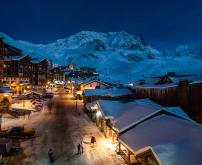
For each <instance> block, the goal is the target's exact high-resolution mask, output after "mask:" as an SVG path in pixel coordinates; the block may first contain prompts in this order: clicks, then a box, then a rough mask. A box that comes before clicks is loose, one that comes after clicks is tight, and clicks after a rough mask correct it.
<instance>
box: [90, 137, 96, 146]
mask: <svg viewBox="0 0 202 165" xmlns="http://www.w3.org/2000/svg"><path fill="white" fill-rule="evenodd" d="M95 143H96V139H95V137H94V136H92V137H91V144H93V146H94V144H95Z"/></svg>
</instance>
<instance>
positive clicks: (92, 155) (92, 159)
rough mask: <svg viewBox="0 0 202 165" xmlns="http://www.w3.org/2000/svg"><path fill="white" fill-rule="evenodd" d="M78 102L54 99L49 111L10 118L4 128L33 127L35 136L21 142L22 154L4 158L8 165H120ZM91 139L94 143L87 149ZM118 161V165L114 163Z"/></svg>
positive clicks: (67, 99) (62, 98)
mask: <svg viewBox="0 0 202 165" xmlns="http://www.w3.org/2000/svg"><path fill="white" fill-rule="evenodd" d="M82 107H83V106H82V103H81V102H80V103H79V102H78V110H77V111H76V101H75V100H73V99H72V98H71V97H68V96H67V95H65V97H61V96H58V97H56V98H55V99H54V101H53V108H52V110H51V111H50V110H48V109H44V110H43V111H41V112H35V113H33V114H32V115H31V119H14V120H13V121H10V122H9V123H5V126H6V127H10V126H12V125H13V126H17V125H21V126H22V125H23V126H25V127H34V128H36V137H35V138H33V139H30V140H27V141H24V142H21V147H22V153H20V154H17V155H13V156H8V157H6V158H5V159H4V162H5V164H9V165H24V164H25V165H46V164H55V165H63V164H71V165H72V164H92V165H94V164H97V165H99V164H100V165H104V164H106V165H107V164H109V165H113V164H120V162H121V164H122V163H123V162H122V161H121V159H120V157H119V156H117V154H116V152H115V146H111V145H110V143H109V142H108V141H107V140H106V139H105V137H104V135H103V134H102V133H101V132H100V130H99V129H98V128H97V127H96V126H95V124H94V123H93V122H92V121H91V120H90V119H89V118H88V117H87V116H86V115H85V114H84V113H83V111H82ZM91 136H95V137H96V141H97V143H96V144H95V146H94V147H93V146H91V144H90V140H91ZM81 142H82V144H83V147H84V153H83V154H81V155H79V154H77V145H78V143H81ZM49 148H52V149H53V157H54V162H51V163H50V162H49V158H48V154H47V152H48V149H49ZM117 161H119V163H118V162H117Z"/></svg>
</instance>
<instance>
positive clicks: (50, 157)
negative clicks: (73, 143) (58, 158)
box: [48, 136, 96, 162]
mask: <svg viewBox="0 0 202 165" xmlns="http://www.w3.org/2000/svg"><path fill="white" fill-rule="evenodd" d="M95 143H96V139H95V137H94V136H92V137H91V144H92V145H93V146H94V144H95ZM83 152H84V149H83V142H81V143H78V145H77V154H79V155H81V154H83ZM48 157H49V161H50V162H52V161H53V160H54V159H53V150H52V149H51V148H50V149H49V150H48Z"/></svg>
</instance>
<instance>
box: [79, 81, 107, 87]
mask: <svg viewBox="0 0 202 165" xmlns="http://www.w3.org/2000/svg"><path fill="white" fill-rule="evenodd" d="M94 82H97V83H100V84H102V85H105V86H109V85H108V84H106V83H104V82H102V81H98V80H87V81H83V82H82V83H81V84H83V85H88V84H91V83H94Z"/></svg>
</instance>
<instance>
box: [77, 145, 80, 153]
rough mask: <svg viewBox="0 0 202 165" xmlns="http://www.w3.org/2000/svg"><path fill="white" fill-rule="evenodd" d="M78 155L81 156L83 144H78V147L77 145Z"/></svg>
mask: <svg viewBox="0 0 202 165" xmlns="http://www.w3.org/2000/svg"><path fill="white" fill-rule="evenodd" d="M77 151H78V152H77V153H78V154H81V144H80V143H78V145H77Z"/></svg>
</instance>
